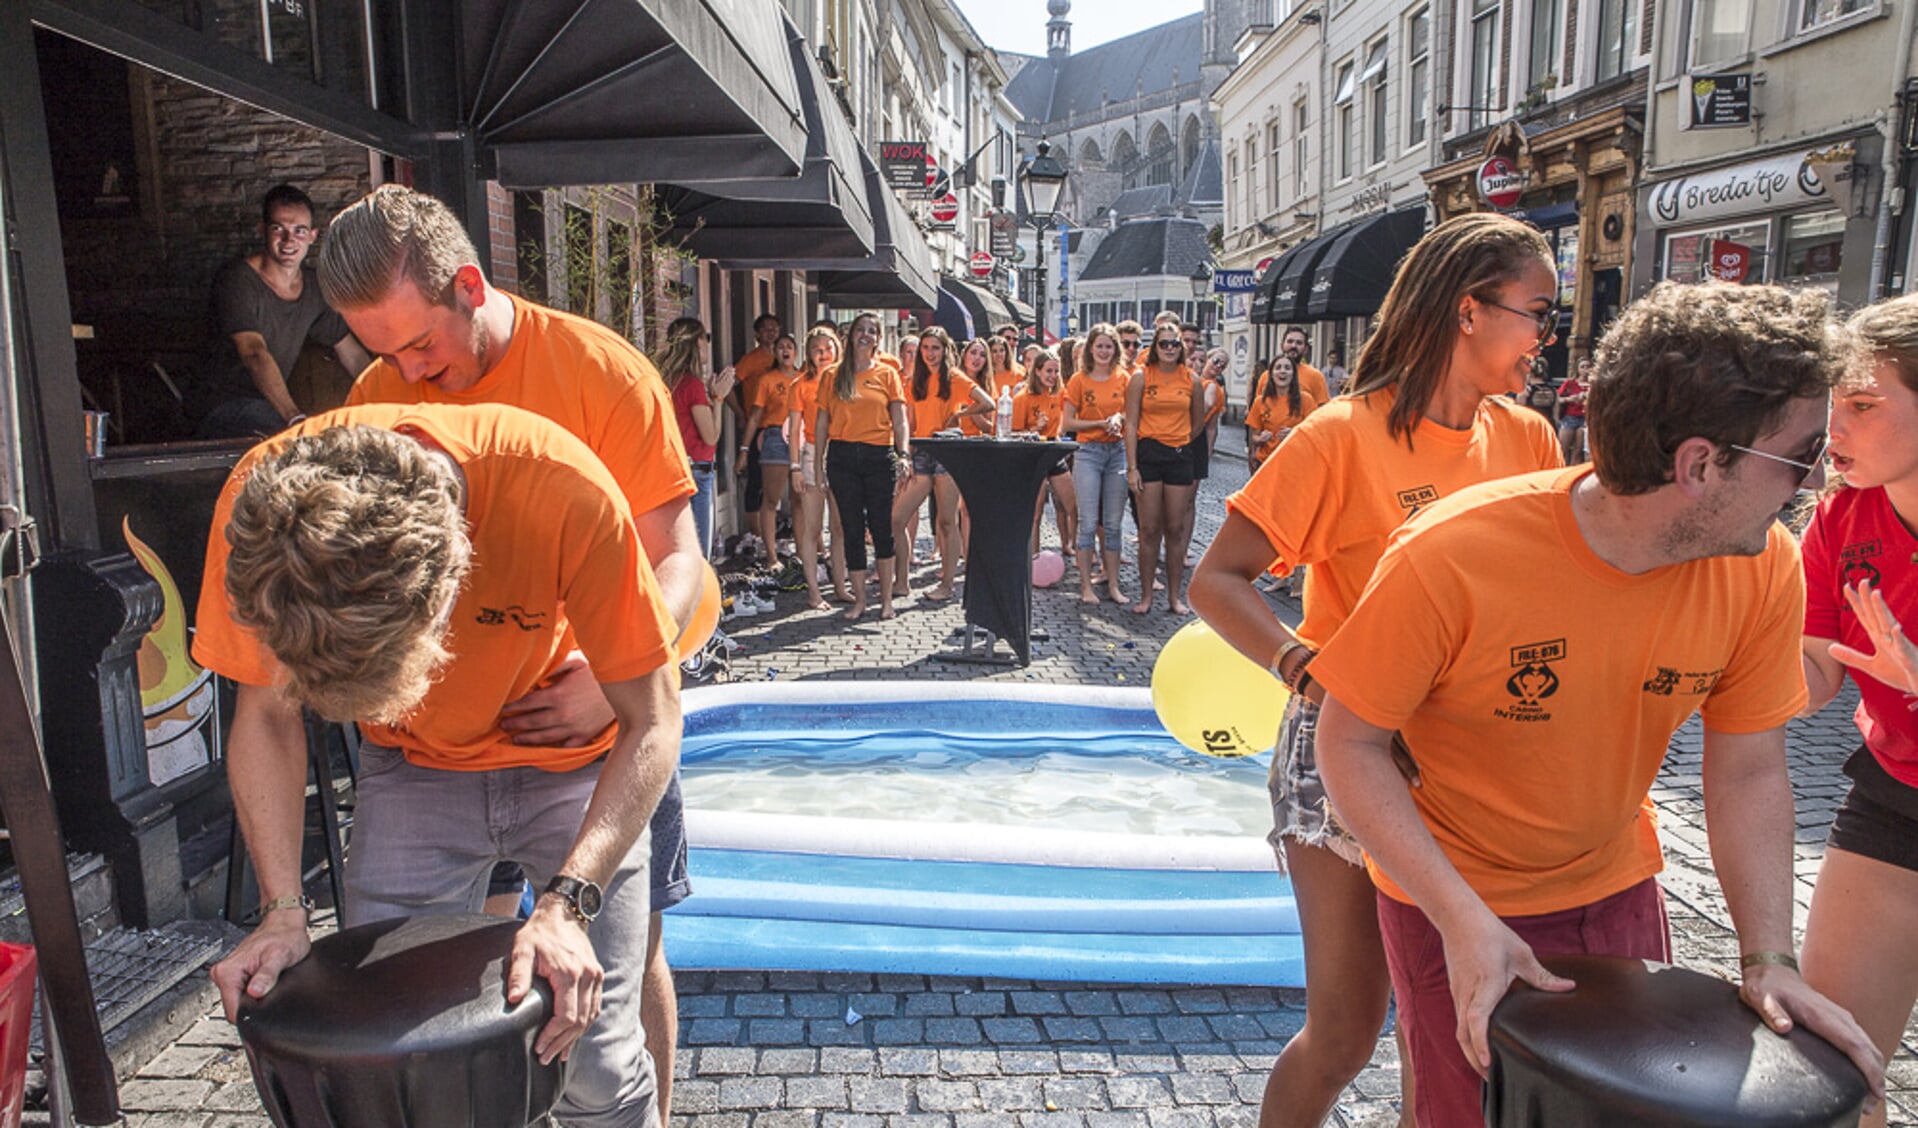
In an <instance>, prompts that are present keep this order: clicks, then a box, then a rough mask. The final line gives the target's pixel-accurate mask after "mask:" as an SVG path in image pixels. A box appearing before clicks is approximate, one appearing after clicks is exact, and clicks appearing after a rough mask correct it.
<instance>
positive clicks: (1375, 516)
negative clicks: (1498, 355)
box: [1226, 385, 1564, 648]
mask: <svg viewBox="0 0 1918 1128" xmlns="http://www.w3.org/2000/svg"><path fill="white" fill-rule="evenodd" d="M1301 390H1303V385H1301ZM1393 398H1394V396H1393V393H1392V392H1390V391H1380V392H1374V393H1372V394H1371V395H1369V396H1341V397H1339V398H1338V399H1336V400H1334V401H1332V402H1331V403H1329V404H1327V405H1325V406H1324V407H1322V408H1320V409H1319V410H1317V411H1315V412H1313V413H1312V415H1311V417H1310V418H1308V419H1306V420H1305V421H1304V422H1303V423H1300V424H1299V426H1298V428H1297V429H1296V430H1294V431H1293V432H1292V436H1291V438H1288V439H1287V440H1286V441H1285V442H1284V443H1282V444H1280V446H1279V449H1277V450H1276V451H1273V452H1272V456H1271V457H1270V458H1268V459H1266V461H1265V464H1264V465H1263V466H1260V467H1259V472H1258V473H1257V474H1254V475H1253V476H1252V480H1251V481H1250V482H1247V483H1246V484H1245V487H1244V488H1243V489H1241V490H1240V491H1239V492H1238V493H1235V494H1233V495H1232V496H1231V497H1229V498H1227V499H1226V508H1227V509H1229V510H1230V511H1231V512H1233V513H1236V514H1238V515H1239V516H1241V517H1244V518H1245V519H1246V520H1248V521H1251V522H1252V523H1253V524H1254V525H1257V526H1258V527H1259V531H1260V532H1263V533H1264V534H1265V539H1266V540H1267V541H1269V542H1271V545H1272V551H1273V553H1274V554H1275V558H1276V560H1275V562H1276V563H1277V564H1278V566H1279V569H1280V574H1284V572H1286V571H1290V570H1291V569H1293V568H1296V567H1298V566H1299V565H1301V564H1310V565H1313V566H1314V567H1313V568H1312V572H1311V575H1310V576H1309V577H1308V578H1307V580H1306V583H1305V619H1304V621H1303V622H1302V623H1300V625H1299V629H1298V635H1299V637H1300V638H1302V639H1304V640H1305V642H1306V643H1307V644H1308V645H1310V646H1312V647H1315V648H1316V647H1320V646H1323V645H1325V642H1326V640H1327V639H1329V638H1331V637H1332V633H1333V632H1334V631H1336V630H1338V628H1339V624H1340V623H1343V622H1345V617H1346V616H1347V615H1349V614H1351V613H1352V606H1353V604H1355V603H1357V602H1358V601H1359V593H1360V592H1361V591H1363V590H1364V589H1365V581H1367V580H1369V579H1371V578H1372V569H1373V567H1375V566H1376V565H1377V564H1378V562H1379V557H1380V556H1382V555H1384V553H1385V542H1386V539H1387V538H1389V537H1390V536H1391V535H1392V532H1393V530H1395V529H1397V528H1398V527H1399V526H1400V525H1402V524H1404V523H1405V521H1406V519H1407V518H1409V517H1411V516H1412V514H1414V513H1416V512H1418V511H1419V510H1420V509H1422V508H1424V507H1425V506H1428V505H1430V504H1432V503H1433V502H1434V501H1437V500H1438V499H1439V498H1441V497H1445V496H1447V495H1448V494H1452V493H1456V492H1457V491H1459V490H1461V489H1464V488H1465V487H1466V486H1469V485H1474V484H1476V483H1478V482H1489V481H1491V480H1493V479H1495V478H1507V477H1510V476H1511V475H1513V474H1524V473H1528V472H1530V471H1533V470H1547V469H1552V468H1554V467H1558V466H1562V465H1564V454H1563V453H1562V452H1561V451H1560V449H1559V446H1558V437H1557V435H1556V434H1554V433H1553V431H1552V426H1551V424H1549V423H1547V422H1546V421H1545V417H1544V416H1542V415H1540V414H1539V413H1538V412H1536V411H1533V410H1532V409H1531V408H1529V407H1520V406H1519V405H1518V404H1516V403H1513V402H1512V401H1511V400H1508V399H1506V398H1505V397H1503V396H1490V397H1488V398H1486V399H1484V400H1482V401H1480V403H1479V408H1478V414H1477V415H1476V416H1475V417H1474V418H1473V420H1472V428H1471V430H1469V431H1454V430H1450V429H1449V428H1446V427H1441V426H1439V425H1438V424H1437V423H1434V422H1432V421H1431V420H1430V419H1424V420H1421V421H1420V422H1419V425H1418V427H1417V429H1415V430H1414V431H1413V432H1412V434H1411V436H1410V438H1411V446H1410V447H1408V446H1407V445H1406V441H1405V440H1404V439H1394V438H1393V437H1392V436H1391V434H1390V432H1388V431H1387V429H1386V425H1385V418H1386V413H1387V412H1389V411H1391V409H1392V400H1393Z"/></svg>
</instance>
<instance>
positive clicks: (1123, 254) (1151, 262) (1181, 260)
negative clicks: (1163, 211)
mask: <svg viewBox="0 0 1918 1128" xmlns="http://www.w3.org/2000/svg"><path fill="white" fill-rule="evenodd" d="M1211 257H1212V256H1211V253H1210V251H1209V250H1208V249H1207V247H1206V243H1205V224H1203V223H1200V222H1199V221H1198V220H1196V219H1184V218H1181V217H1176V216H1165V217H1161V218H1158V219H1139V220H1134V221H1132V222H1131V223H1122V224H1120V225H1119V229H1118V230H1117V231H1114V232H1113V233H1112V234H1110V235H1108V236H1106V238H1105V241H1104V242H1102V243H1100V244H1099V249H1098V250H1096V251H1094V252H1092V260H1091V261H1090V262H1088V263H1086V267H1085V269H1084V270H1083V271H1081V272H1080V273H1079V279H1080V280H1081V281H1084V282H1096V281H1099V280H1100V279H1108V278H1110V279H1118V278H1148V277H1153V276H1159V275H1164V276H1169V277H1178V278H1190V277H1192V275H1193V274H1194V273H1195V272H1196V271H1197V270H1198V269H1199V265H1200V264H1201V263H1205V262H1209V261H1211Z"/></svg>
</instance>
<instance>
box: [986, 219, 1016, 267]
mask: <svg viewBox="0 0 1918 1128" xmlns="http://www.w3.org/2000/svg"><path fill="white" fill-rule="evenodd" d="M987 222H988V224H989V225H990V226H991V229H992V253H993V254H994V255H997V256H998V257H1000V258H1010V257H1012V250H1013V247H1014V246H1015V245H1016V240H1017V239H1018V237H1019V217H1018V216H1015V215H1014V214H1012V209H1011V208H998V209H996V210H994V211H993V213H992V218H991V219H990V220H988V221H987Z"/></svg>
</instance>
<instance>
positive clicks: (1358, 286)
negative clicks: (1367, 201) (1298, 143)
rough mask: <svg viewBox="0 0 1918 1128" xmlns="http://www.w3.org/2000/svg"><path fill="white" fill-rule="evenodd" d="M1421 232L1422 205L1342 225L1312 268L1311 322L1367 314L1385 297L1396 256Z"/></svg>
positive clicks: (1395, 270)
mask: <svg viewBox="0 0 1918 1128" xmlns="http://www.w3.org/2000/svg"><path fill="white" fill-rule="evenodd" d="M1424 234H1425V208H1424V206H1423V205H1420V206H1418V207H1412V208H1400V209H1399V210H1398V211H1395V212H1387V213H1386V214H1384V215H1375V216H1372V217H1370V218H1367V219H1362V220H1359V221H1358V222H1357V223H1354V224H1351V225H1350V226H1348V227H1346V228H1345V229H1344V230H1343V232H1342V233H1341V234H1339V236H1338V237H1337V239H1336V240H1334V241H1333V242H1332V243H1331V245H1330V246H1329V247H1328V248H1327V249H1326V252H1325V255H1324V256H1323V257H1322V258H1320V259H1319V262H1318V265H1317V266H1316V267H1314V268H1313V272H1312V282H1311V286H1310V287H1309V292H1308V294H1307V297H1306V302H1305V314H1306V316H1307V317H1308V318H1310V319H1311V320H1313V321H1327V320H1330V319H1332V318H1335V317H1370V316H1371V315H1372V314H1375V313H1377V312H1378V311H1379V306H1380V305H1382V304H1384V302H1385V292H1386V291H1387V290H1390V289H1391V288H1392V278H1393V276H1394V275H1396V274H1397V273H1398V268H1399V260H1400V259H1403V258H1404V257H1405V253H1406V252H1407V251H1409V250H1411V249H1412V244H1414V243H1416V242H1418V241H1419V237H1420V236H1421V235H1424Z"/></svg>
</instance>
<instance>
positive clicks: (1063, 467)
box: [1046, 454, 1072, 478]
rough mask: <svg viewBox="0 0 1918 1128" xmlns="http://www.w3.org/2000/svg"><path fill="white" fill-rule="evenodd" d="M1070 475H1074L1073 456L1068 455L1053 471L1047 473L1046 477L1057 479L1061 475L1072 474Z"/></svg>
mask: <svg viewBox="0 0 1918 1128" xmlns="http://www.w3.org/2000/svg"><path fill="white" fill-rule="evenodd" d="M1070 473H1072V456H1071V455H1069V454H1068V455H1066V456H1065V457H1064V458H1061V459H1060V460H1059V465H1057V466H1054V467H1053V468H1052V469H1050V470H1048V471H1046V477H1048V478H1057V477H1058V476H1059V475H1061V474H1070Z"/></svg>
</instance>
